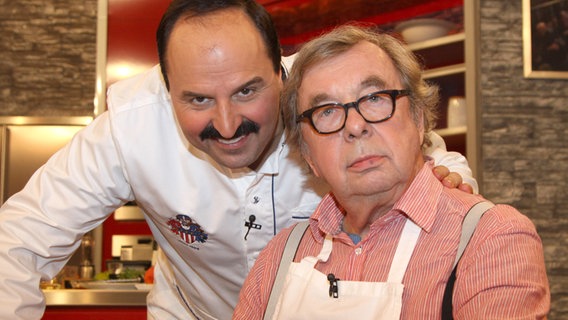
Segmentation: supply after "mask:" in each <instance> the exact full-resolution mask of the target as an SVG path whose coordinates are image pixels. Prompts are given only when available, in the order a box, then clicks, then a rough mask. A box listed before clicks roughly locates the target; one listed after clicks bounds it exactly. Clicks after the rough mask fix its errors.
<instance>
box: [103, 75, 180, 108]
mask: <svg viewBox="0 0 568 320" xmlns="http://www.w3.org/2000/svg"><path fill="white" fill-rule="evenodd" d="M168 100H169V96H168V92H167V90H166V87H165V84H164V81H163V78H162V74H161V72H160V67H159V65H156V66H154V67H153V68H151V69H148V70H147V71H145V72H143V73H141V74H138V75H135V76H133V77H130V78H127V79H124V80H120V81H118V82H116V83H114V84H112V85H111V86H110V87H109V89H108V92H107V107H108V109H109V111H110V112H111V113H117V112H121V111H123V110H127V109H131V108H137V107H140V106H143V105H148V104H159V103H166V102H167V101H168Z"/></svg>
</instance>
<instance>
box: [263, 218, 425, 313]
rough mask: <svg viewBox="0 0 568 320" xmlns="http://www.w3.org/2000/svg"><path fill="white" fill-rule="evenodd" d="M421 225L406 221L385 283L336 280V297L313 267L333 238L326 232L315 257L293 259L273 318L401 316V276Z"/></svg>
mask: <svg viewBox="0 0 568 320" xmlns="http://www.w3.org/2000/svg"><path fill="white" fill-rule="evenodd" d="M419 235H420V227H418V226H417V225H416V224H414V223H413V222H412V221H411V220H410V219H407V220H406V223H405V226H404V229H403V231H402V235H401V236H400V240H399V243H398V246H397V249H396V253H395V255H394V258H393V263H392V265H391V269H390V272H389V276H388V280H387V282H362V281H344V280H341V279H339V281H338V282H337V295H338V297H337V298H333V297H330V281H329V280H328V276H327V275H325V274H323V273H321V272H320V271H318V270H317V269H315V268H314V267H315V265H316V263H317V262H318V261H322V262H325V261H327V259H328V258H329V255H330V253H331V250H332V246H333V245H332V244H333V240H332V237H331V236H330V235H327V236H326V238H325V240H324V244H323V247H322V250H321V252H320V253H319V255H318V256H317V258H316V257H311V256H310V257H305V258H303V259H302V261H300V262H297V263H295V262H292V263H291V265H290V268H289V270H288V274H287V275H286V280H285V282H284V285H283V287H282V294H281V295H280V297H279V299H278V303H277V305H276V308H275V310H274V316H273V317H272V319H310V320H312V319H326V320H329V319H358V320H365V319H372V320H377V319H379V320H386V319H400V313H401V309H402V291H403V288H404V286H403V284H402V278H403V277H404V274H405V272H406V268H407V266H408V262H409V260H410V257H411V256H412V252H413V251H414V247H415V246H416V242H417V240H418V236H419Z"/></svg>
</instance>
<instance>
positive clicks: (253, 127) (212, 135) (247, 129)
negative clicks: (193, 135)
mask: <svg viewBox="0 0 568 320" xmlns="http://www.w3.org/2000/svg"><path fill="white" fill-rule="evenodd" d="M259 128H260V126H259V125H258V124H257V123H256V122H252V121H250V120H244V121H243V122H242V123H241V125H240V126H239V127H238V128H237V130H236V131H235V134H234V135H233V136H232V137H230V138H225V137H223V136H222V135H221V134H220V133H219V131H217V129H215V127H213V125H212V124H208V125H207V126H206V127H205V129H203V131H201V133H200V134H199V138H200V139H201V141H203V140H206V139H227V140H231V139H236V138H238V137H240V136H244V135H247V134H249V133H258V130H259Z"/></svg>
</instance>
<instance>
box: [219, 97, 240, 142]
mask: <svg viewBox="0 0 568 320" xmlns="http://www.w3.org/2000/svg"><path fill="white" fill-rule="evenodd" d="M241 123H242V117H241V116H240V115H239V114H238V112H237V110H236V109H235V106H233V105H232V104H231V103H230V102H221V103H218V105H217V107H216V112H215V117H214V119H213V127H215V129H217V131H219V133H220V134H221V136H223V138H225V139H230V138H232V137H233V136H234V135H235V132H236V131H237V129H238V128H239V126H240V125H241Z"/></svg>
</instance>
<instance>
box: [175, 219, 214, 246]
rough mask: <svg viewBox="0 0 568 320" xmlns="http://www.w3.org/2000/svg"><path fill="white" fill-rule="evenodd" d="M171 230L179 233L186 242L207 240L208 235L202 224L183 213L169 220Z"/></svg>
mask: <svg viewBox="0 0 568 320" xmlns="http://www.w3.org/2000/svg"><path fill="white" fill-rule="evenodd" d="M168 226H169V227H170V231H171V232H173V233H175V234H177V235H178V236H179V237H180V238H181V239H182V240H183V241H185V242H186V243H193V242H196V241H197V242H201V243H203V242H205V241H207V238H208V235H207V234H206V233H205V232H203V229H202V228H201V226H200V225H198V224H197V223H195V222H193V220H192V219H191V218H190V217H188V216H186V215H183V214H178V215H177V216H176V217H175V218H171V219H170V220H168Z"/></svg>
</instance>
